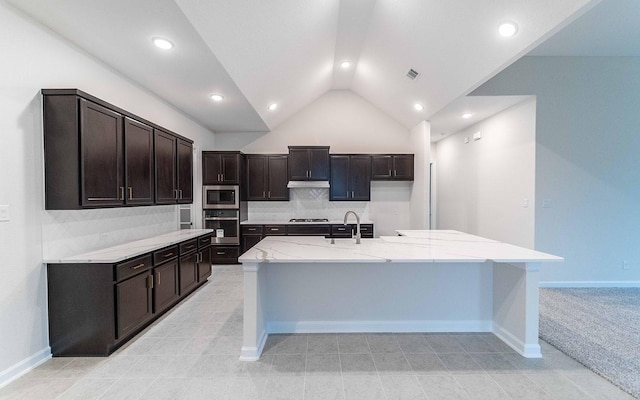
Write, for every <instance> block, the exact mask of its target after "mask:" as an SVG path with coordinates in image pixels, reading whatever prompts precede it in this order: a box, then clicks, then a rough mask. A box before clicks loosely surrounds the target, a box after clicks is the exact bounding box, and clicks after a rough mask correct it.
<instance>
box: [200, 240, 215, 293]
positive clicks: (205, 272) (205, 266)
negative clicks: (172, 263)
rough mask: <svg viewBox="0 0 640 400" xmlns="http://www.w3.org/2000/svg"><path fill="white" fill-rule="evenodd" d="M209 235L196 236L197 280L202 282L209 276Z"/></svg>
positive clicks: (210, 247)
mask: <svg viewBox="0 0 640 400" xmlns="http://www.w3.org/2000/svg"><path fill="white" fill-rule="evenodd" d="M212 248H213V246H211V235H207V236H203V237H200V238H198V255H199V259H198V282H200V283H201V282H204V281H206V280H207V278H209V277H210V276H211V263H212V261H213V260H212V259H211V251H212Z"/></svg>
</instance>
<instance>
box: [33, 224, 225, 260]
mask: <svg viewBox="0 0 640 400" xmlns="http://www.w3.org/2000/svg"><path fill="white" fill-rule="evenodd" d="M211 232H213V229H183V230H179V231H175V232H169V233H165V234H163V235H158V236H153V237H150V238H147V239H141V240H136V241H133V242H129V243H125V244H121V245H118V246H113V247H107V248H104V249H101V250H95V251H92V252H89V253H84V254H78V255H75V256H71V257H66V258H64V259H60V260H44V261H43V262H44V263H46V264H73V263H78V264H79V263H95V264H102V263H105V264H110V263H117V262H120V261H123V260H126V259H128V258H132V257H136V256H139V255H141V254H145V253H150V252H152V251H155V250H158V249H161V248H163V247H167V246H171V245H173V244H176V243H180V242H184V241H186V240H189V239H193V238H196V237H198V236H202V235H205V234H207V233H211Z"/></svg>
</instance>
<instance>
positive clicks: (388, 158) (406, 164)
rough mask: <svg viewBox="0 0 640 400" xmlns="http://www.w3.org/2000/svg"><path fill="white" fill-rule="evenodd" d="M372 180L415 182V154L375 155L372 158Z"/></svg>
mask: <svg viewBox="0 0 640 400" xmlns="http://www.w3.org/2000/svg"><path fill="white" fill-rule="evenodd" d="M371 179H372V180H387V181H389V180H393V181H412V180H413V154H374V155H372V156H371Z"/></svg>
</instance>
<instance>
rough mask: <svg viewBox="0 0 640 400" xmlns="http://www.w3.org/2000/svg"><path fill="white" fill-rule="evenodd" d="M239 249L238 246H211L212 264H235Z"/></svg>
mask: <svg viewBox="0 0 640 400" xmlns="http://www.w3.org/2000/svg"><path fill="white" fill-rule="evenodd" d="M239 255H240V249H239V248H238V247H221V246H213V247H212V248H211V263H212V264H237V263H238V256H239Z"/></svg>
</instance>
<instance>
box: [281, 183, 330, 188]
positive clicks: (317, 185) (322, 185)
mask: <svg viewBox="0 0 640 400" xmlns="http://www.w3.org/2000/svg"><path fill="white" fill-rule="evenodd" d="M329 187H330V186H329V181H289V183H288V184H287V188H289V189H329Z"/></svg>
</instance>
